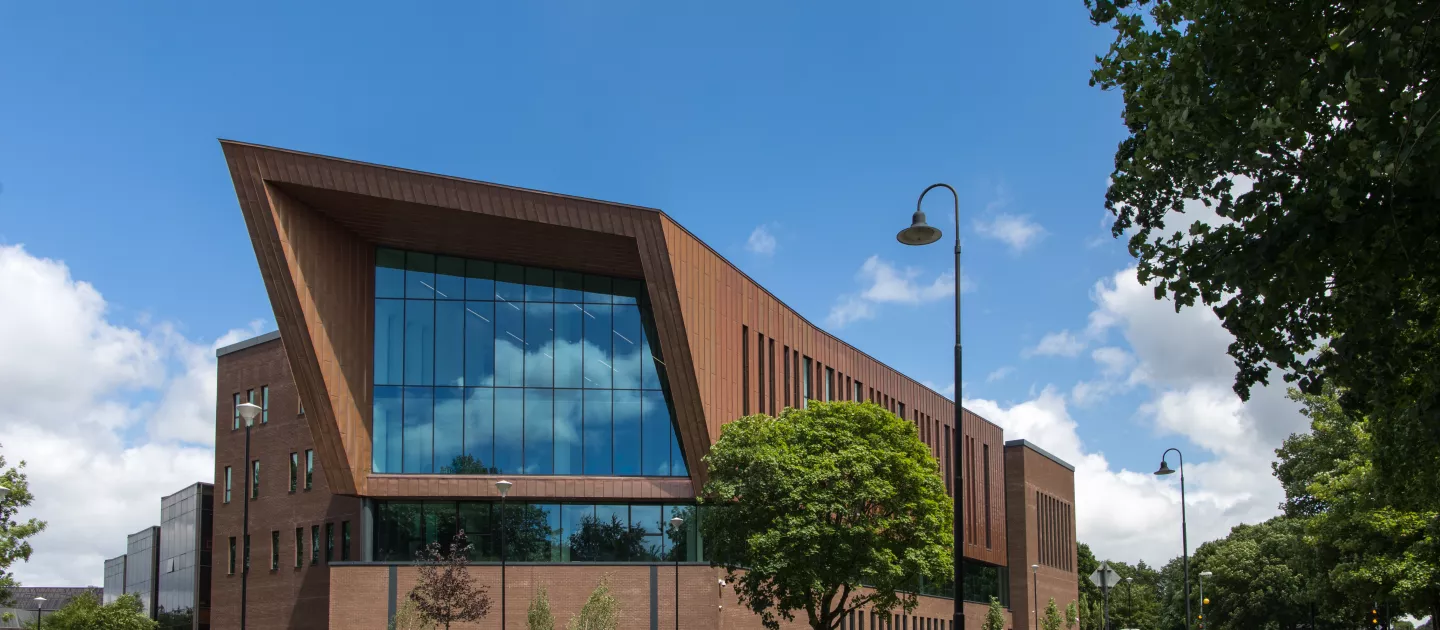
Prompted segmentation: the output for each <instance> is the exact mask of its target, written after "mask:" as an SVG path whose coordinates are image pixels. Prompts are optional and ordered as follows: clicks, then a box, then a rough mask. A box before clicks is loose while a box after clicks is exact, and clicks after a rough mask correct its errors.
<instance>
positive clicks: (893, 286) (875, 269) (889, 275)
mask: <svg viewBox="0 0 1440 630" xmlns="http://www.w3.org/2000/svg"><path fill="white" fill-rule="evenodd" d="M920 275H921V272H920V270H919V269H913V268H906V269H898V268H896V267H895V266H894V265H892V264H890V263H889V262H886V261H885V260H882V259H881V258H880V257H879V256H871V257H869V258H867V259H866V260H865V263H864V264H862V265H860V271H859V272H857V273H856V274H855V277H856V278H857V279H859V280H860V283H861V285H862V288H861V290H860V291H859V292H858V293H851V294H847V295H842V296H840V298H839V299H838V300H836V302H835V305H834V306H832V307H831V308H830V314H829V315H828V316H826V318H825V322H826V324H827V325H829V326H831V327H832V328H842V327H844V326H845V325H847V324H849V323H851V322H854V321H858V320H862V319H871V318H873V317H875V315H876V308H875V307H876V305H879V304H911V305H915V304H925V303H929V302H934V301H936V300H940V299H944V298H947V297H950V296H953V295H955V272H954V271H953V270H951V271H946V272H944V273H941V274H940V275H938V276H936V277H935V279H934V280H932V281H930V282H928V283H927V282H924V281H921V280H919V278H920ZM973 289H974V286H973V283H971V282H970V281H969V279H967V278H965V277H963V276H962V277H961V278H960V290H961V291H964V292H969V291H971V290H973Z"/></svg>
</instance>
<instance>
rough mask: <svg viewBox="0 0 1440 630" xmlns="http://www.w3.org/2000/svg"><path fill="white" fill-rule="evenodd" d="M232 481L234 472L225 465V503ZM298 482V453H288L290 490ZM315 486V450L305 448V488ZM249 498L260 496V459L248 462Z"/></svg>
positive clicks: (291, 490)
mask: <svg viewBox="0 0 1440 630" xmlns="http://www.w3.org/2000/svg"><path fill="white" fill-rule="evenodd" d="M233 483H234V472H233V471H232V470H231V469H230V467H229V466H226V467H225V501H224V502H225V503H229V502H230V492H231V488H232V485H233ZM299 484H300V453H298V452H297V453H291V454H290V492H294V491H295V489H296V487H297V486H298V485H299ZM314 486H315V451H313V450H310V449H306V450H305V489H306V490H309V489H311V488H313V487H314ZM250 498H251V499H258V498H260V460H258V459H256V460H254V461H251V462H250Z"/></svg>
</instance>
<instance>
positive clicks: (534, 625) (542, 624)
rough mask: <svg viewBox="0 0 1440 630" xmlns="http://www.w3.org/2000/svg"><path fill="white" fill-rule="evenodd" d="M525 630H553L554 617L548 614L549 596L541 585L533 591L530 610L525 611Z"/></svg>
mask: <svg viewBox="0 0 1440 630" xmlns="http://www.w3.org/2000/svg"><path fill="white" fill-rule="evenodd" d="M525 629H526V630H555V615H554V614H551V612H550V594H549V593H548V592H546V590H545V586H544V585H543V584H542V585H540V586H539V587H537V588H536V589H535V597H533V598H531V600H530V608H529V609H528V610H526V611H525Z"/></svg>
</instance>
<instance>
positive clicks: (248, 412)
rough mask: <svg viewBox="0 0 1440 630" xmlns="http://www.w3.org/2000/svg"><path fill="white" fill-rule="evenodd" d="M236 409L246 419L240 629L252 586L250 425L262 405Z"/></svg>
mask: <svg viewBox="0 0 1440 630" xmlns="http://www.w3.org/2000/svg"><path fill="white" fill-rule="evenodd" d="M235 410H236V411H238V412H239V413H240V417H241V418H242V419H244V420H245V464H244V468H243V470H244V471H245V499H244V500H243V501H242V502H241V503H243V504H244V507H243V508H242V510H241V516H240V542H241V545H242V548H243V549H244V551H243V552H242V553H244V554H245V557H244V558H243V559H242V560H241V565H240V630H245V596H246V591H247V590H248V588H249V586H250V583H249V581H250V497H251V496H252V493H253V492H254V488H253V486H252V484H254V483H255V465H254V464H252V463H250V427H251V426H252V425H254V424H255V419H256V418H258V417H260V405H257V404H255V403H252V402H243V403H240V404H239V405H236V406H235Z"/></svg>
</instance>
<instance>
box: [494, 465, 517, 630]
mask: <svg viewBox="0 0 1440 630" xmlns="http://www.w3.org/2000/svg"><path fill="white" fill-rule="evenodd" d="M513 485H515V484H513V483H510V482H508V481H505V480H504V479H501V480H500V481H497V482H495V489H496V490H499V491H500V629H501V630H504V629H505V546H506V545H505V530H506V529H507V528H506V523H505V497H506V496H509V494H510V486H513Z"/></svg>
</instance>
